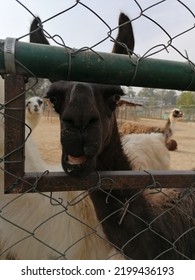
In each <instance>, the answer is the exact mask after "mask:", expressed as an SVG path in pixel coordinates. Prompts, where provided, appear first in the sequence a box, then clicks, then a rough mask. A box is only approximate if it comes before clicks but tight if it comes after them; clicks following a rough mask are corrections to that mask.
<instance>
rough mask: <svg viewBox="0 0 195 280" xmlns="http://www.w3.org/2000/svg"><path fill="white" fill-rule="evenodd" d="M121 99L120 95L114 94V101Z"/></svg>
mask: <svg viewBox="0 0 195 280" xmlns="http://www.w3.org/2000/svg"><path fill="white" fill-rule="evenodd" d="M119 100H120V95H118V94H115V95H114V96H113V101H115V102H117V101H119Z"/></svg>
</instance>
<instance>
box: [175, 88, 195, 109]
mask: <svg viewBox="0 0 195 280" xmlns="http://www.w3.org/2000/svg"><path fill="white" fill-rule="evenodd" d="M176 104H177V106H191V105H195V93H194V92H191V91H184V92H182V93H181V94H180V96H178V98H177V102H176Z"/></svg>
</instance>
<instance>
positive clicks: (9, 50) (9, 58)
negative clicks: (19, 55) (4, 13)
mask: <svg viewBox="0 0 195 280" xmlns="http://www.w3.org/2000/svg"><path fill="white" fill-rule="evenodd" d="M15 46H16V39H15V38H9V37H8V38H6V40H5V44H4V60H5V70H6V73H9V74H15V73H16V65H15Z"/></svg>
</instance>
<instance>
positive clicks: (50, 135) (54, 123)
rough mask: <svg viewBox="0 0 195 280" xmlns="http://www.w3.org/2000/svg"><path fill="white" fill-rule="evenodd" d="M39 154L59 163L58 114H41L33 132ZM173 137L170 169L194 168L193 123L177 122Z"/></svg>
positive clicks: (160, 122)
mask: <svg viewBox="0 0 195 280" xmlns="http://www.w3.org/2000/svg"><path fill="white" fill-rule="evenodd" d="M138 122H139V123H141V124H146V125H153V126H159V127H163V126H164V124H165V121H164V120H151V119H140V120H139V121H138ZM33 137H34V139H35V140H36V142H37V143H38V146H39V148H40V152H41V156H42V157H43V159H44V160H45V161H46V162H48V163H50V164H56V165H57V164H60V161H61V145H60V125H59V119H58V116H56V115H54V116H52V117H47V116H43V117H42V119H41V122H40V123H39V125H38V126H37V127H36V129H35V130H34V132H33ZM173 138H174V139H175V140H176V141H177V143H178V149H177V150H175V151H171V152H170V155H171V169H179V170H189V169H193V168H195V123H194V122H193V123H186V122H177V124H176V130H175V133H174V135H173Z"/></svg>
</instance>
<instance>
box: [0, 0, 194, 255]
mask: <svg viewBox="0 0 195 280" xmlns="http://www.w3.org/2000/svg"><path fill="white" fill-rule="evenodd" d="M15 2H16V3H17V4H18V5H20V6H21V8H23V9H25V10H26V13H29V15H30V16H31V17H32V18H33V17H36V16H37V12H36V10H31V8H30V4H28V3H26V2H25V1H15ZM169 2H170V1H166V0H163V1H150V3H151V4H149V3H148V1H147V2H145V1H141V0H139V1H135V0H134V1H133V0H132V1H127V2H126V5H127V9H128V10H130V7H131V5H133V7H134V9H135V10H136V11H137V14H136V15H135V16H134V17H133V18H131V21H132V23H133V24H135V25H136V23H137V22H139V21H140V19H143V22H144V21H148V22H150V23H151V25H152V26H155V27H156V28H157V30H158V31H159V33H160V34H161V35H162V38H163V42H162V40H161V38H157V40H159V42H158V43H157V44H155V45H153V46H151V47H149V48H148V49H147V50H145V51H144V52H143V53H142V54H141V55H140V54H139V55H138V54H137V53H136V52H135V53H134V55H135V56H136V58H137V60H136V63H137V65H139V62H140V61H142V60H144V59H145V58H148V57H153V56H154V57H155V56H157V57H158V55H161V54H163V55H164V54H165V53H169V52H170V51H172V50H174V52H175V53H177V55H179V57H180V58H181V60H182V61H183V60H184V61H186V62H187V63H189V64H190V65H191V67H192V72H194V71H195V68H194V66H195V65H194V63H193V61H192V60H191V57H190V55H189V54H188V51H185V52H183V50H181V49H179V48H178V47H177V44H176V42H177V40H184V41H185V36H186V34H190V36H191V37H193V34H194V28H195V14H194V10H193V7H194V6H193V5H189V3H188V2H187V1H178V0H175V1H172V2H173V3H172V4H174V5H173V6H174V8H175V9H176V8H177V7H178V8H180V11H181V14H179V16H178V21H177V22H174V23H173V24H174V26H175V27H178V28H175V29H174V33H172V32H169V31H168V30H167V29H166V26H167V25H166V21H169V20H170V19H168V18H167V17H166V13H167V9H168V6H169V4H170V3H169ZM186 3H187V4H186ZM56 5H57V4H56ZM102 5H103V4H102ZM48 6H49V3H48ZM64 6H65V8H64V9H62V10H61V11H60V12H58V13H56V14H53V15H52V16H50V17H49V18H46V19H43V21H42V22H41V23H40V26H39V27H41V28H42V30H43V32H44V34H45V36H46V38H47V39H48V40H49V41H50V42H51V44H57V45H59V46H61V47H63V48H64V50H65V52H67V53H68V54H69V55H70V67H71V57H72V56H75V55H77V54H78V53H80V52H83V51H88V50H90V51H92V52H94V53H96V54H97V56H98V55H99V54H98V53H97V50H96V49H98V47H101V45H102V44H104V43H105V42H107V41H109V42H110V41H112V42H114V41H115V40H116V39H115V32H116V31H117V29H118V26H111V25H110V24H109V23H108V19H107V18H104V17H102V16H101V15H100V14H99V13H98V11H96V10H94V9H93V5H92V4H91V3H90V2H89V1H78V0H77V1H72V3H71V5H70V6H67V5H64ZM78 7H80V8H82V9H81V10H82V14H83V17H85V14H87V13H90V14H91V15H92V16H93V18H94V20H96V21H99V22H101V24H102V25H103V26H104V28H102V29H105V30H106V31H105V34H104V36H103V38H101V39H100V40H97V41H96V42H95V43H93V44H92V45H88V46H86V45H84V46H82V47H79V48H78V49H76V50H75V49H73V48H72V47H69V46H67V44H66V37H62V36H61V35H60V34H51V33H50V31H49V30H47V29H46V28H45V27H44V26H45V25H46V24H47V23H49V22H52V20H54V19H56V18H61V19H62V20H63V21H64V22H65V23H64V24H70V23H66V15H68V14H69V13H71V12H73V11H74V9H77V8H78ZM164 7H165V9H164ZM157 9H164V13H165V14H164V17H163V22H162V19H158V18H157V17H156V13H155V12H156V10H157ZM124 12H125V11H124ZM172 12H173V13H174V12H175V11H174V10H173V11H172ZM182 13H183V14H182ZM183 17H187V18H188V19H190V24H189V25H187V26H186V27H185V29H182V28H181V29H180V24H179V23H180V22H181V21H182V19H183ZM74 20H75V19H74ZM188 22H189V21H188ZM25 24H26V23H25ZM69 28H70V32H71V24H70V26H69ZM78 28H79V22H78ZM85 28H86V30H87V28H88V26H87V25H86V27H85ZM94 32H98V31H97V30H94ZM147 32H148V33H149V32H150V31H149V30H147ZM28 36H29V33H28V34H23V35H22V36H20V37H19V38H17V39H18V40H21V41H22V40H26V39H27V38H28ZM144 36H145V35H144ZM182 38H184V39H182ZM138 43H139V42H138ZM119 44H120V43H119ZM124 49H125V50H126V52H127V54H129V59H132V58H131V50H129V49H128V48H127V46H125V45H124ZM1 51H3V50H2V49H1ZM21 67H24V68H25V70H28V69H26V67H25V65H21ZM69 73H70V69H69ZM69 73H68V74H67V79H69ZM30 76H34V75H33V73H30ZM135 76H136V70H135V73H134V77H135ZM38 78H39V77H36V76H34V80H33V82H32V81H31V83H30V85H29V84H28V85H27V86H26V89H25V90H24V91H23V92H22V93H21V95H23V96H27V95H28V94H31V93H30V92H31V90H32V91H34V89H35V87H36V85H37V84H38V81H39V80H38ZM190 83H191V81H190V82H189V84H190ZM185 90H188V86H187V87H186V89H185ZM2 92H3V89H2V90H1V99H0V115H1V116H0V117H1V123H0V129H1V132H0V180H1V202H0V238H1V240H0V258H2V259H112V258H116V259H123V258H129V257H128V256H126V255H125V253H124V248H125V246H126V245H127V244H130V243H131V242H132V241H133V240H134V239H136V238H137V237H138V236H141V235H142V234H145V232H153V233H154V234H155V235H158V236H159V238H161V239H164V240H165V242H166V243H167V244H168V245H167V247H166V251H162V252H160V253H159V254H157V255H155V256H152V258H154V259H158V258H163V256H164V255H165V254H166V252H167V251H171V250H172V251H175V253H176V254H178V255H177V258H183V259H189V256H186V255H184V254H183V253H182V252H179V251H178V250H177V243H178V242H179V240H180V239H182V238H183V237H184V236H185V235H187V234H188V233H189V232H192V233H193V235H194V236H195V232H194V222H195V221H194V216H192V213H193V211H191V210H190V209H188V210H186V211H184V210H182V203H183V200H185V199H187V198H188V197H189V199H191V197H192V196H193V195H194V183H195V182H194V183H192V184H191V185H189V188H187V189H186V191H185V192H184V193H183V195H178V193H177V191H176V190H175V189H174V190H172V189H171V190H169V189H165V188H163V186H162V185H161V184H160V182H158V181H156V179H155V178H154V177H153V176H152V175H151V177H152V181H153V183H152V185H148V186H147V185H146V186H145V195H146V196H149V197H150V193H153V196H151V201H150V199H149V201H150V203H151V204H154V207H156V206H158V207H159V205H161V204H163V203H164V206H163V207H162V206H161V207H160V208H161V210H160V212H159V213H158V215H157V216H156V218H155V219H154V220H152V221H143V223H144V224H145V228H144V230H141V231H137V233H136V234H135V235H134V236H133V237H131V238H130V239H129V240H128V242H127V244H124V245H123V246H122V248H116V249H115V248H114V246H113V245H112V243H111V242H110V241H108V239H107V238H106V237H105V235H104V233H103V231H102V227H101V223H102V222H103V221H99V220H98V219H97V217H96V215H95V210H94V207H93V204H92V202H91V200H90V198H89V193H91V192H93V191H96V190H97V189H98V190H99V191H101V192H102V193H104V194H106V200H109V198H110V197H111V196H113V189H112V188H113V186H114V182H113V180H111V179H109V178H101V177H99V174H97V183H96V184H95V185H93V186H91V188H90V189H89V190H88V191H80V192H76V191H74V192H72V191H67V192H66V191H65V192H51V193H43V192H40V191H39V190H38V188H37V186H38V183H39V181H40V180H41V178H42V177H44V176H46V175H47V174H48V171H47V170H48V166H47V164H46V163H44V162H43V160H42V159H41V158H40V155H39V152H38V151H37V150H36V147H35V148H33V146H31V144H32V145H34V143H33V142H32V143H31V141H32V140H31V129H30V128H29V127H28V126H27V124H25V126H26V128H25V129H26V131H28V133H26V136H25V141H24V143H23V145H22V146H23V147H25V146H27V145H28V147H26V163H25V164H26V166H25V168H26V169H27V171H32V172H41V173H42V175H41V176H40V177H37V179H36V180H35V181H34V182H33V183H28V184H29V190H28V191H27V193H21V194H3V185H4V183H3V182H4V179H3V174H4V172H8V171H7V170H5V168H4V163H5V162H6V158H7V156H8V155H7V154H4V118H5V107H6V106H7V105H8V104H6V102H5V101H4V99H3V94H2ZM16 98H17V97H16ZM13 101H14V100H10V101H8V102H9V103H10V104H11V103H12V102H13ZM21 110H22V109H21ZM6 117H7V118H9V115H8V116H6ZM13 121H14V122H15V123H17V122H18V120H17V119H14V120H13ZM8 129H9V128H8ZM28 143H29V144H28ZM29 147H30V149H29ZM21 148H22V147H21V146H20V147H18V148H17V150H19V151H20V150H21ZM27 149H29V150H30V151H29V154H28V151H27ZM27 157H29V159H28V158H27ZM28 160H29V162H30V164H29V166H27V165H28V163H27V162H28ZM33 161H35V162H33ZM15 164H17V162H15ZM59 168H60V167H59ZM28 169H30V170H28ZM51 171H52V168H51ZM55 171H56V170H55ZM147 172H149V171H147ZM149 174H150V172H149ZM12 175H13V176H15V178H16V179H17V180H19V181H22V180H24V179H23V178H22V177H17V175H14V174H12ZM105 180H109V182H110V190H109V191H106V190H105V189H104V188H103V186H104V182H105ZM138 188H139V186H138ZM9 189H10V190H12V189H14V187H13V186H9V188H8V191H9ZM28 192H33V193H28ZM142 193H143V190H139V189H138V191H137V193H136V195H134V196H133V197H129V199H128V201H126V202H125V203H124V202H120V205H121V207H120V209H119V210H118V211H120V212H122V213H123V214H122V215H121V220H120V221H118V222H119V224H120V223H122V220H123V219H124V217H125V216H126V213H127V212H129V210H128V207H129V205H130V204H131V203H133V201H135V200H136V199H138V198H139V196H140V195H141V194H142ZM154 193H155V194H154ZM173 209H177V211H178V212H182V215H184V216H186V219H187V220H188V221H189V223H188V224H189V227H188V228H184V229H183V232H179V233H178V235H177V238H175V239H174V240H171V239H170V240H168V239H166V238H165V237H164V236H162V235H161V236H160V235H159V233H158V232H157V231H155V229H154V228H153V224H155V222H156V220H158V219H159V220H161V218H162V217H163V216H165V217H166V215H167V217H168V216H169V215H171V214H172V213H173ZM114 214H115V213H111V214H110V215H111V216H112V215H114ZM129 214H131V215H133V216H134V217H135V220H136V219H137V220H142V217H139V216H137V214H136V213H133V212H131V213H129ZM107 218H109V217H107ZM175 219H176V220H177V218H176V217H175ZM176 222H178V221H176ZM173 226H174V225H173ZM147 250H150V248H148V249H147Z"/></svg>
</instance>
